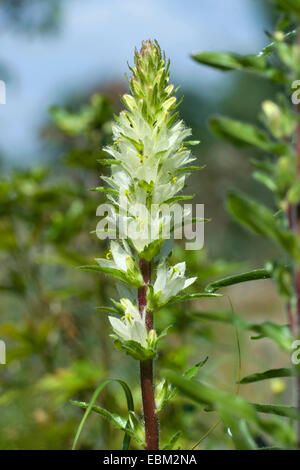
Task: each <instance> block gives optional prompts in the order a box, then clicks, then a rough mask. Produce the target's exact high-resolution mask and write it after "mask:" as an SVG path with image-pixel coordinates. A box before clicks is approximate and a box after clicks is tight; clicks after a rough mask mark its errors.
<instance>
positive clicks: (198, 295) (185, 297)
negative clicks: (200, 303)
mask: <svg viewBox="0 0 300 470" xmlns="http://www.w3.org/2000/svg"><path fill="white" fill-rule="evenodd" d="M206 297H215V298H216V297H223V294H214V293H210V292H198V293H196V294H185V295H175V296H174V297H170V299H169V300H168V301H167V302H166V305H172V304H175V303H177V302H186V301H188V300H197V299H202V298H206ZM161 306H162V305H161Z"/></svg>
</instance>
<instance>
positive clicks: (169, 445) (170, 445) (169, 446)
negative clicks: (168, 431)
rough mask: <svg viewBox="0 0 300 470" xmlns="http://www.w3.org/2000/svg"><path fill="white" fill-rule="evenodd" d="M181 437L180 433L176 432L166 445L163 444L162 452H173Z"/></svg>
mask: <svg viewBox="0 0 300 470" xmlns="http://www.w3.org/2000/svg"><path fill="white" fill-rule="evenodd" d="M181 436H182V431H177V432H176V433H175V434H174V435H173V436H172V437H171V439H170V440H169V442H168V443H167V444H165V445H164V446H163V448H162V450H173V449H174V448H175V446H176V444H177V443H178V441H179V439H180V438H181Z"/></svg>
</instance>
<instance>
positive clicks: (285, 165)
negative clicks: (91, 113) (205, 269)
mask: <svg viewBox="0 0 300 470" xmlns="http://www.w3.org/2000/svg"><path fill="white" fill-rule="evenodd" d="M276 4H277V6H278V8H279V9H280V11H281V12H282V16H281V18H280V20H279V22H278V24H277V27H276V31H275V33H273V34H269V37H270V40H271V41H272V42H271V43H270V44H269V45H267V46H266V47H265V48H264V49H263V50H262V51H261V52H259V53H258V54H256V55H247V56H241V55H238V54H234V53H227V52H225V53H218V52H202V53H197V54H194V55H193V58H194V59H195V60H196V61H198V62H200V63H202V64H205V65H210V66H212V67H216V68H219V69H221V70H225V71H226V70H241V71H246V72H251V73H256V74H258V75H261V76H263V77H265V78H266V79H268V80H270V81H272V82H275V83H276V84H279V91H280V93H278V96H277V100H276V101H271V100H265V101H264V102H263V103H262V112H261V115H260V120H261V123H262V124H263V125H264V127H265V129H261V128H258V127H256V126H254V125H252V124H249V123H244V122H241V121H237V120H234V119H230V118H225V117H220V116H216V117H214V118H213V119H212V120H211V121H210V126H211V129H212V130H213V132H214V133H216V134H217V135H218V136H219V137H223V138H225V139H227V140H228V141H230V142H233V143H234V144H236V145H239V146H245V145H246V146H251V147H252V148H254V149H256V150H258V152H256V155H255V158H253V157H252V159H251V161H250V163H251V165H252V167H253V168H254V173H253V177H254V178H255V179H256V180H257V181H258V182H260V183H262V184H264V185H265V186H266V187H267V189H268V190H270V191H272V193H273V196H274V199H273V203H272V209H270V208H269V207H267V206H266V205H264V204H261V203H259V202H257V201H256V200H255V199H250V198H249V197H247V196H244V195H242V194H240V193H237V192H235V191H231V192H230V193H229V196H228V200H227V204H228V209H229V211H230V212H231V214H232V215H233V216H234V217H235V219H236V220H237V221H238V222H240V223H242V224H243V225H244V226H246V227H247V228H248V229H250V230H252V231H254V232H255V233H256V234H259V235H262V236H264V237H266V238H267V239H269V240H270V241H271V242H272V243H274V242H275V243H277V245H279V247H280V248H281V252H280V257H278V258H277V259H276V261H269V262H266V265H265V269H260V270H256V271H252V272H248V273H244V274H242V275H236V276H232V277H229V278H225V279H223V280H220V281H218V282H215V283H212V284H210V285H208V286H207V287H206V290H207V291H208V292H216V291H218V290H219V289H220V288H222V287H226V286H230V285H234V284H238V283H240V282H246V281H250V280H255V279H266V278H269V277H272V279H273V280H274V281H275V283H276V284H277V288H278V292H279V294H280V296H281V298H282V303H283V307H284V309H285V312H286V317H287V324H286V323H282V324H277V323H273V322H270V321H268V322H265V323H261V324H258V325H255V324H250V323H249V322H247V321H245V320H243V319H241V318H239V317H238V316H236V315H235V314H234V313H232V314H228V313H226V312H218V313H217V314H212V315H209V314H204V318H207V319H208V320H213V321H220V322H225V323H228V322H229V323H231V324H233V325H234V326H235V327H236V328H239V329H241V330H243V329H250V330H252V331H254V332H256V333H257V334H256V336H254V337H253V339H261V338H266V337H268V338H270V339H272V340H273V341H275V342H276V343H277V345H278V346H279V347H281V348H282V349H283V350H284V351H286V353H287V354H288V359H289V360H290V358H291V354H292V352H293V346H292V345H293V340H295V339H297V338H299V326H300V317H299V312H300V309H299V302H300V291H299V257H300V244H299V230H298V207H299V200H300V199H299V195H300V193H299V187H300V186H299V142H298V141H299V115H298V113H297V108H296V107H295V106H294V105H293V103H292V99H291V95H292V93H293V89H294V88H295V81H296V80H297V79H298V77H299V60H298V59H299V53H300V46H299V39H298V32H297V26H298V22H299V14H300V3H299V5H298V4H297V2H293V3H292V2H291V3H289V2H276ZM198 317H200V318H201V317H203V314H201V313H200V314H198ZM168 377H170V378H171V380H172V381H173V382H174V383H175V384H176V385H177V386H179V387H180V388H181V389H182V391H183V392H184V393H186V394H187V395H189V396H190V397H192V398H194V399H195V400H197V401H199V402H200V403H205V404H207V405H210V406H211V407H213V408H214V409H216V410H218V411H219V413H220V414H221V416H222V418H223V420H224V421H225V422H228V419H229V422H230V423H231V424H229V427H230V430H231V432H232V433H233V439H234V440H235V441H236V446H237V448H250V449H254V448H256V447H257V443H255V440H253V438H251V434H252V437H253V430H252V432H249V430H248V429H247V428H246V424H245V423H246V421H248V422H250V423H251V421H253V422H254V423H255V424H256V425H258V426H259V427H260V428H261V429H262V431H263V432H266V431H267V428H268V427H269V425H270V423H268V424H267V425H266V423H265V422H261V418H260V417H259V416H257V415H255V413H254V412H255V411H259V412H263V413H271V414H275V415H280V416H286V417H290V418H292V420H293V419H294V420H295V421H296V423H297V421H298V422H299V410H300V406H299V393H300V385H299V384H300V382H299V370H298V368H297V366H296V365H295V364H292V363H291V364H290V366H289V367H287V368H280V369H272V370H267V371H259V372H257V373H253V374H251V375H249V376H246V377H244V378H243V379H242V380H241V382H240V383H241V384H242V385H244V384H249V383H254V382H255V383H257V382H259V381H264V380H270V379H274V378H279V377H291V380H293V381H294V382H295V392H296V393H295V395H296V396H294V401H296V406H294V407H288V406H278V405H261V404H254V405H252V406H251V407H250V408H248V411H247V413H248V412H249V413H250V414H251V413H252V417H248V418H247V417H246V416H245V421H241V420H239V419H238V422H234V420H233V422H232V416H231V417H228V414H227V409H226V406H225V410H223V405H225V403H228V400H230V401H232V403H236V402H237V403H243V406H245V411H246V408H247V406H248V404H247V402H245V401H244V402H242V401H241V400H240V398H237V397H232V396H231V397H229V396H226V395H223V394H222V393H221V394H220V392H218V391H215V397H214V398H212V395H213V393H214V391H213V390H209V389H207V388H206V387H205V386H202V385H200V384H199V388H198V390H197V391H196V390H193V391H191V390H190V389H189V387H188V385H187V383H186V381H184V380H182V379H180V378H178V377H176V376H175V375H173V374H171V375H170V374H169V375H168ZM222 403H223V404H222ZM237 406H238V405H237ZM237 415H238V416H239V417H240V418H242V414H241V413H240V412H238V413H237ZM275 423H276V426H278V425H279V427H281V431H280V432H279V433H277V432H272V442H270V444H271V443H272V445H273V446H278V445H284V446H289V447H292V448H293V447H297V446H299V433H300V428H299V424H298V426H297V432H295V430H296V429H295V426H294V428H293V427H291V426H290V425H291V424H292V422H290V423H288V421H286V420H283V421H282V422H279V421H278V419H276V421H275ZM252 426H253V423H252V424H251V425H250V428H251V427H252ZM283 429H285V430H284V431H283ZM235 431H236V435H235ZM254 435H255V433H254ZM297 435H298V438H297ZM267 439H268V442H269V440H270V437H269V436H268V437H267Z"/></svg>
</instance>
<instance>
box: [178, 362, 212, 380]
mask: <svg viewBox="0 0 300 470" xmlns="http://www.w3.org/2000/svg"><path fill="white" fill-rule="evenodd" d="M207 361H208V356H207V357H206V358H205V359H204V360H203V361H201V362H198V364H196V365H194V366H193V367H191V368H190V369H188V370H187V371H186V372H185V373H184V374H183V376H184V377H186V378H187V379H193V378H194V377H196V375H197V374H198V371H199V369H201V367H203V366H204V365H205V364H206V363H207Z"/></svg>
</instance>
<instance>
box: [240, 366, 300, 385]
mask: <svg viewBox="0 0 300 470" xmlns="http://www.w3.org/2000/svg"><path fill="white" fill-rule="evenodd" d="M292 375H294V374H293V371H292V369H287V368H281V369H270V370H267V371H265V372H257V373H255V374H250V375H247V376H246V377H244V378H243V379H242V380H241V381H240V384H250V383H253V382H260V381H262V380H268V379H274V378H277V377H291V376H292Z"/></svg>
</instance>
